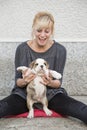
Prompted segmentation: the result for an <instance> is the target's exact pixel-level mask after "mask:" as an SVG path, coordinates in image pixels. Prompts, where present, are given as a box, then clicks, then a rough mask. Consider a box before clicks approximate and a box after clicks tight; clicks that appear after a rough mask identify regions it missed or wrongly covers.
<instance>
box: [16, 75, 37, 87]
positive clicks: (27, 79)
mask: <svg viewBox="0 0 87 130" xmlns="http://www.w3.org/2000/svg"><path fill="white" fill-rule="evenodd" d="M35 77H36V76H35V74H33V73H31V74H29V75H28V76H25V77H24V78H19V79H17V82H16V84H17V86H19V87H25V86H26V85H27V84H28V83H30V82H31V81H32V80H34V78H35Z"/></svg>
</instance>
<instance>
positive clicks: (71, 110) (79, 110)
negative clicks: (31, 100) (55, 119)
mask: <svg viewBox="0 0 87 130" xmlns="http://www.w3.org/2000/svg"><path fill="white" fill-rule="evenodd" d="M48 107H49V108H50V109H51V110H54V111H55V112H58V113H60V114H63V115H67V116H72V117H75V118H78V119H80V120H82V121H83V122H84V123H86V124H87V105H85V104H84V103H82V102H80V101H77V100H75V99H73V98H71V97H69V96H67V95H65V94H62V93H61V94H57V95H56V96H55V97H54V98H53V99H52V100H50V101H49V106H48ZM27 111H28V109H27V105H26V100H24V99H23V98H21V97H20V96H18V95H10V96H8V97H6V98H4V99H3V100H1V101H0V118H2V117H6V116H8V115H17V114H21V113H23V112H27Z"/></svg>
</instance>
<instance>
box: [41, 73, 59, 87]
mask: <svg viewBox="0 0 87 130" xmlns="http://www.w3.org/2000/svg"><path fill="white" fill-rule="evenodd" d="M42 79H43V81H42V82H41V83H42V84H44V85H46V86H50V87H52V88H59V87H60V85H61V84H60V81H59V80H53V79H52V77H48V78H47V77H46V75H44V76H42Z"/></svg>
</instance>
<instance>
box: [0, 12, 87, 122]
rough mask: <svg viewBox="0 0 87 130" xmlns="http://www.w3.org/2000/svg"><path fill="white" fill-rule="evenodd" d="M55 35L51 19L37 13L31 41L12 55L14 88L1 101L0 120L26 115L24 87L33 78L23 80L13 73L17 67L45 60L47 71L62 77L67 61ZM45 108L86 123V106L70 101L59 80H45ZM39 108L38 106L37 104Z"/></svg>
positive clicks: (64, 51) (17, 73)
mask: <svg viewBox="0 0 87 130" xmlns="http://www.w3.org/2000/svg"><path fill="white" fill-rule="evenodd" d="M53 33H54V18H53V16H52V15H51V14H50V13H48V12H39V13H37V14H36V15H35V18H34V20H33V25H32V37H33V38H32V40H29V41H26V42H24V43H22V44H20V45H19V46H18V47H17V50H16V55H15V86H14V89H13V90H12V93H11V95H9V96H8V97H6V98H5V99H3V100H1V101H0V117H1V118H2V117H5V116H8V115H16V114H20V113H23V112H26V111H28V109H27V106H26V86H27V84H28V83H29V82H30V81H32V80H33V79H34V78H35V75H34V74H32V73H31V74H30V75H29V76H28V77H26V81H25V80H24V79H23V78H22V75H21V73H20V72H17V71H16V68H17V67H18V66H22V65H24V66H29V64H30V63H31V62H32V61H33V60H35V59H36V58H43V59H45V60H46V61H47V62H48V63H49V65H50V69H52V70H56V71H58V72H59V73H61V74H62V77H63V70H64V66H65V61H66V49H65V47H64V46H62V45H60V44H59V43H57V42H56V41H55V40H52V37H53ZM43 84H45V85H46V86H47V98H48V101H49V103H48V107H49V109H51V110H54V111H55V112H58V113H60V114H64V115H67V116H72V117H75V118H78V119H80V120H82V121H83V122H84V123H87V105H85V104H83V103H81V102H79V101H77V100H75V99H73V98H71V97H69V96H68V95H67V93H66V91H65V89H64V88H61V84H62V79H61V80H57V79H51V78H49V79H46V77H45V76H44V77H43ZM35 107H37V108H39V107H40V106H39V104H36V106H35Z"/></svg>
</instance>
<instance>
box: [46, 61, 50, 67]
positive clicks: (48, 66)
mask: <svg viewBox="0 0 87 130" xmlns="http://www.w3.org/2000/svg"><path fill="white" fill-rule="evenodd" d="M46 66H47V69H48V68H49V64H48V62H47V61H46Z"/></svg>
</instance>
